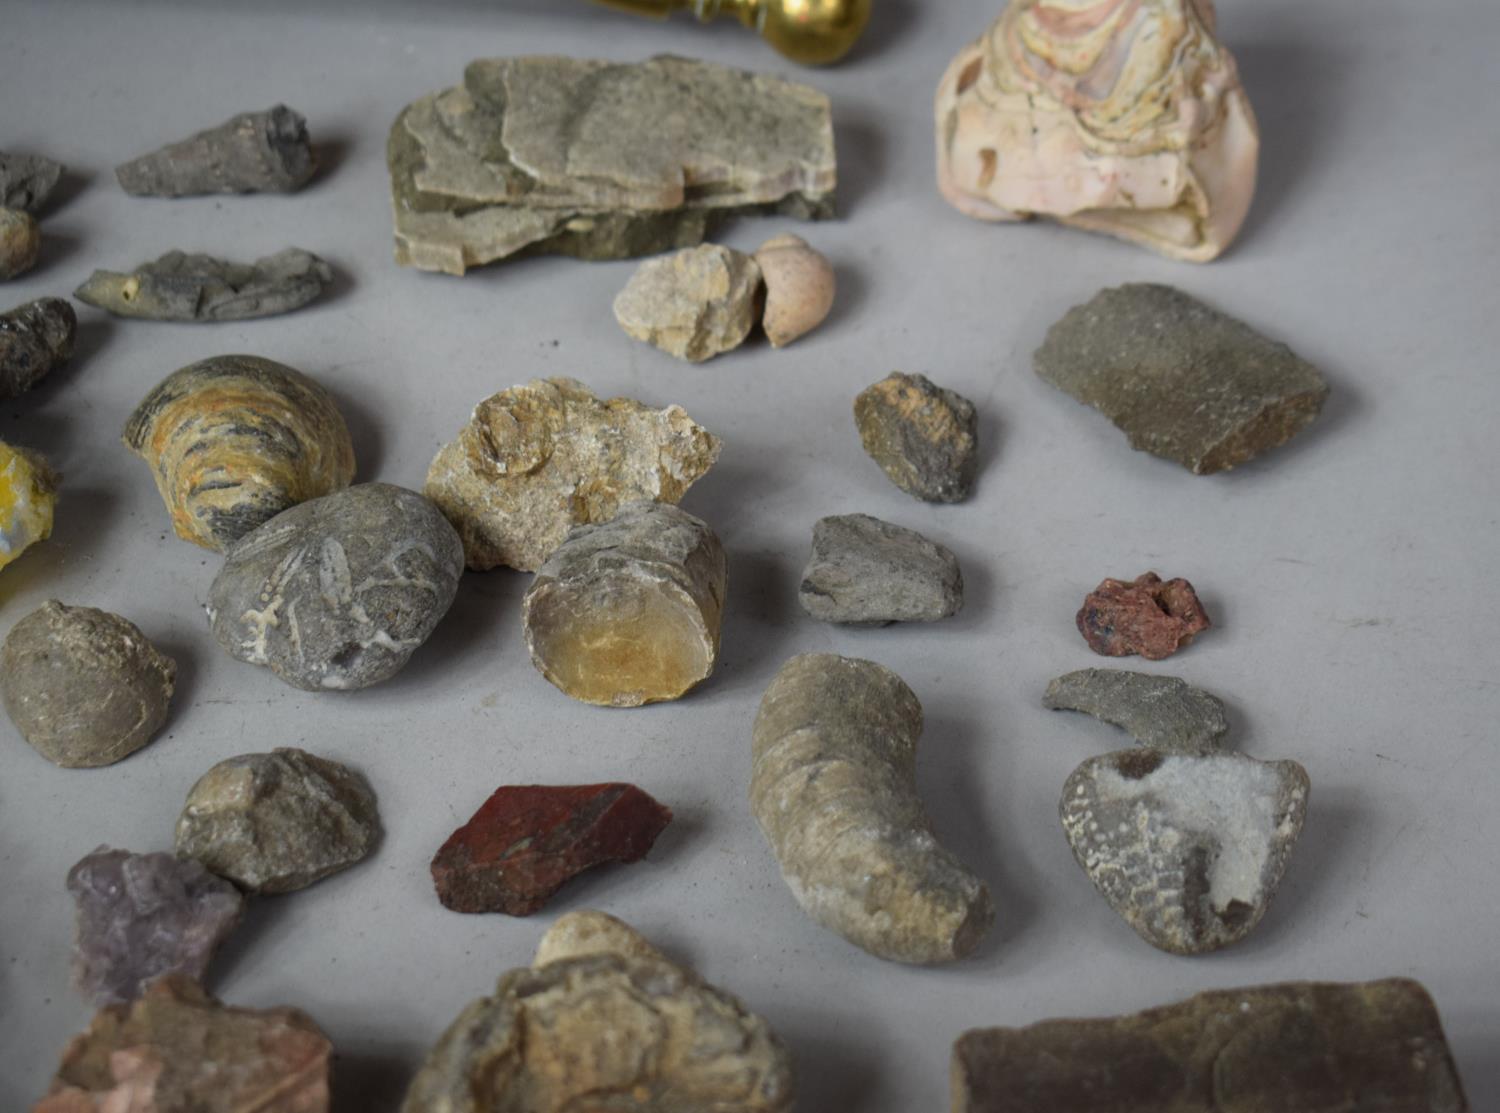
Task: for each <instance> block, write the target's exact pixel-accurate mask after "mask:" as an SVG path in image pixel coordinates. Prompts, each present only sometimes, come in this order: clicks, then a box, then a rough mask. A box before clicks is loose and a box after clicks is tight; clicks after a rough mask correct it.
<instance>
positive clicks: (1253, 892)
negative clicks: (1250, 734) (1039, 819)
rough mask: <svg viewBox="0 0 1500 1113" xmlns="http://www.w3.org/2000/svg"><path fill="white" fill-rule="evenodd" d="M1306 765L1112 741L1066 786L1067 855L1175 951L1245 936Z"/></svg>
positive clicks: (1149, 935) (1269, 882) (1276, 868)
mask: <svg viewBox="0 0 1500 1113" xmlns="http://www.w3.org/2000/svg"><path fill="white" fill-rule="evenodd" d="M1308 788H1309V784H1308V778H1307V771H1306V770H1305V769H1303V768H1302V766H1301V765H1299V764H1297V763H1296V762H1295V761H1275V762H1267V761H1256V760H1254V759H1252V758H1248V757H1245V756H1243V755H1241V754H1226V753H1218V754H1167V753H1163V752H1161V751H1159V750H1153V749H1135V750H1121V751H1118V752H1116V753H1112V754H1105V755H1103V756H1101V757H1096V758H1091V759H1089V760H1088V761H1086V762H1084V763H1083V764H1082V765H1080V766H1079V767H1078V768H1077V769H1075V770H1074V771H1073V774H1072V776H1070V777H1069V778H1068V780H1067V783H1066V784H1065V785H1064V786H1063V797H1062V802H1061V803H1060V805H1059V812H1060V814H1061V816H1062V823H1063V829H1064V830H1065V831H1066V832H1067V836H1068V842H1069V844H1070V845H1071V846H1072V848H1073V856H1074V857H1075V858H1076V859H1077V860H1078V864H1079V865H1080V866H1082V867H1083V870H1084V872H1085V873H1087V874H1088V875H1089V879H1090V880H1092V881H1093V883H1094V886H1095V888H1097V889H1098V890H1099V892H1100V893H1101V894H1102V895H1103V896H1104V898H1105V899H1106V900H1107V901H1109V904H1110V907H1112V908H1113V909H1114V910H1115V911H1116V912H1118V913H1119V914H1120V915H1121V916H1122V917H1123V918H1124V919H1125V921H1126V922H1127V923H1128V924H1130V926H1131V927H1132V928H1134V929H1135V931H1136V933H1137V934H1139V935H1140V936H1141V938H1142V939H1144V940H1146V942H1148V943H1150V944H1151V945H1152V946H1153V947H1157V948H1159V949H1161V950H1163V951H1168V952H1170V953H1172V954H1181V955H1194V954H1204V953H1207V952H1209V951H1216V950H1218V949H1220V948H1221V947H1226V946H1228V945H1230V944H1232V943H1237V942H1239V941H1240V940H1241V939H1243V938H1245V936H1247V935H1248V934H1249V933H1250V932H1251V930H1252V929H1253V928H1254V927H1255V925H1256V924H1257V923H1259V922H1260V919H1261V917H1262V916H1264V915H1265V912H1266V908H1267V906H1268V904H1269V902H1270V900H1271V896H1272V894H1274V893H1275V891H1276V887H1277V885H1278V884H1279V883H1280V881H1281V877H1282V875H1283V873H1285V871H1286V865H1287V858H1288V856H1289V855H1290V854H1291V851H1292V847H1293V846H1294V845H1296V842H1297V837H1298V836H1299V835H1300V834H1301V833H1302V822H1303V819H1304V817H1305V815H1306V810H1307V795H1308Z"/></svg>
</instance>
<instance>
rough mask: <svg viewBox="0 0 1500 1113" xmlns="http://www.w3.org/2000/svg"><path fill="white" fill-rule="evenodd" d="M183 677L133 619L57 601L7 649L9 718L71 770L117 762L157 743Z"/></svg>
mask: <svg viewBox="0 0 1500 1113" xmlns="http://www.w3.org/2000/svg"><path fill="white" fill-rule="evenodd" d="M176 679H177V662H176V661H174V660H172V658H170V657H168V656H166V655H165V654H163V653H159V652H157V650H156V647H155V646H153V645H152V644H151V643H150V641H148V640H147V639H146V635H145V634H143V633H141V631H140V628H139V627H137V626H136V625H135V624H134V623H133V622H129V621H127V620H126V619H123V618H121V617H120V616H119V615H117V614H110V613H109V612H108V611H101V610H96V609H94V608H93V607H65V606H63V604H61V603H59V602H58V601H57V600H56V599H53V600H50V601H49V602H46V603H44V604H42V606H41V607H39V608H38V609H36V610H34V611H32V612H31V613H30V614H29V615H27V616H26V617H25V618H23V619H21V621H19V622H17V623H16V624H15V625H14V626H13V627H11V630H10V633H9V634H8V635H6V638H5V644H4V646H3V647H0V698H3V700H4V703H5V713H6V714H7V715H9V716H10V720H11V722H13V723H14V724H15V725H16V729H17V730H19V731H20V732H21V734H22V736H23V737H25V739H26V741H27V742H29V743H31V746H32V748H33V749H34V750H36V752H37V753H39V754H41V755H42V756H43V757H44V758H46V759H47V760H48V761H50V762H53V763H55V764H57V765H61V766H63V767H65V768H68V769H86V768H93V767H95V766H99V765H111V764H113V763H114V762H117V761H119V760H121V759H122V758H125V757H129V756H130V755H131V754H133V753H135V751H137V750H139V749H140V748H141V747H142V746H144V745H145V744H146V743H147V742H149V741H151V739H152V737H153V736H155V734H156V732H157V731H158V730H160V729H161V727H162V724H163V723H165V722H166V721H167V711H168V708H169V706H170V704H171V702H172V691H173V688H174V686H175V684H176Z"/></svg>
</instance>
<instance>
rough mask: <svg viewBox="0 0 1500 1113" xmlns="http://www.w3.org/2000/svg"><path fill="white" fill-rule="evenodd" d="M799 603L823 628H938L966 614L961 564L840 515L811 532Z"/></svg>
mask: <svg viewBox="0 0 1500 1113" xmlns="http://www.w3.org/2000/svg"><path fill="white" fill-rule="evenodd" d="M797 598H798V600H799V601H800V602H801V604H802V609H803V610H804V611H806V612H807V613H808V614H810V615H812V617H813V618H816V619H819V620H821V621H823V622H853V623H863V624H867V625H876V626H883V625H885V624H886V623H888V622H935V621H937V620H938V619H941V618H948V617H949V616H950V615H954V614H957V613H958V610H959V608H960V607H962V606H963V604H964V580H963V575H962V574H961V573H960V572H959V569H958V558H957V557H955V556H954V555H953V554H952V553H951V552H949V551H948V550H947V549H945V548H944V547H943V546H941V545H939V544H937V543H936V542H933V541H929V540H927V538H925V537H923V536H922V535H921V534H920V533H918V532H917V531H916V530H911V529H904V528H902V527H901V526H896V525H892V524H891V523H890V522H882V521H881V520H880V519H879V518H872V517H870V516H869V515H868V514H841V515H839V516H837V517H832V518H822V519H820V520H819V521H818V522H817V524H816V525H814V526H813V544H812V558H811V559H810V560H809V561H808V562H807V567H806V568H805V569H804V570H803V572H802V585H801V587H799V588H798V590H797Z"/></svg>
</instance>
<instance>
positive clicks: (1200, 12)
mask: <svg viewBox="0 0 1500 1113" xmlns="http://www.w3.org/2000/svg"><path fill="white" fill-rule="evenodd" d="M937 144H938V185H939V188H940V189H941V190H942V193H943V196H944V197H945V198H946V199H947V200H948V201H949V202H950V203H952V204H953V205H954V206H955V207H956V208H958V209H959V210H960V211H961V212H963V213H966V214H967V215H969V216H973V217H977V218H979V219H980V220H1020V219H1026V218H1027V217H1030V216H1033V215H1037V216H1050V217H1053V218H1055V219H1057V220H1059V221H1061V222H1063V223H1064V224H1071V225H1075V226H1077V227H1080V228H1088V229H1091V230H1093V231H1098V232H1107V233H1109V234H1110V235H1114V236H1119V237H1120V238H1122V239H1126V240H1131V241H1133V242H1135V243H1139V244H1142V245H1144V246H1146V247H1149V248H1152V249H1153V250H1155V251H1159V252H1161V253H1162V254H1163V255H1167V256H1170V257H1172V258H1175V259H1186V260H1190V261H1192V262H1199V263H1202V262H1207V261H1208V260H1210V259H1213V258H1215V257H1216V256H1218V255H1219V254H1220V253H1221V252H1222V251H1223V250H1224V249H1225V248H1226V247H1228V246H1229V244H1230V242H1231V241H1232V240H1233V239H1234V237H1235V234H1236V233H1237V232H1238V231H1239V229H1240V225H1241V224H1242V223H1243V222H1244V219H1245V214H1246V212H1247V211H1248V210H1249V208H1250V199H1251V197H1252V195H1253V194H1254V192H1255V169H1256V161H1257V156H1258V152H1259V149H1260V133H1259V130H1258V128H1257V126H1256V122H1255V115H1254V113H1253V112H1252V111H1251V108H1250V101H1249V99H1248V98H1247V97H1246V95H1245V90H1244V88H1243V87H1242V86H1241V85H1240V79H1239V72H1238V70H1237V68H1236V67H1235V63H1234V59H1233V58H1232V57H1231V56H1230V54H1229V52H1228V51H1227V50H1225V49H1224V48H1223V47H1222V46H1220V45H1219V43H1218V42H1217V41H1216V40H1215V38H1214V8H1213V3H1212V0H1012V2H1011V3H1010V5H1009V6H1008V7H1007V8H1006V10H1005V12H1004V13H1003V14H1002V15H1001V16H1000V18H999V19H998V20H997V21H996V22H995V24H994V26H992V27H991V28H990V29H989V30H988V31H987V32H985V34H984V35H983V36H981V37H980V39H979V41H978V42H976V43H974V44H972V45H971V46H968V47H966V48H965V49H964V50H962V51H960V52H959V55H958V57H957V58H955V59H954V60H953V63H952V65H950V66H949V67H948V72H947V73H946V74H945V75H944V76H943V81H942V84H941V85H940V86H939V88H938V95H937Z"/></svg>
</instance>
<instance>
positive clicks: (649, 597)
mask: <svg viewBox="0 0 1500 1113" xmlns="http://www.w3.org/2000/svg"><path fill="white" fill-rule="evenodd" d="M727 591H728V560H727V558H726V557H725V555H724V547H723V546H722V545H721V544H719V539H718V537H717V536H715V535H714V532H713V530H711V529H710V528H709V527H708V525H707V523H705V522H703V521H701V520H699V519H697V518H695V517H693V516H692V515H691V514H689V513H687V512H686V511H685V510H680V509H678V508H677V507H675V506H668V505H666V504H665V503H659V502H633V503H629V504H627V505H626V506H624V507H623V508H622V509H621V510H620V512H619V514H617V515H616V516H615V517H614V518H612V519H610V520H609V521H608V522H604V523H602V524H600V525H583V526H578V527H576V528H575V529H574V530H573V532H572V533H570V534H569V535H568V539H567V540H566V541H565V542H563V544H562V545H561V546H560V547H559V548H558V550H557V551H556V552H555V553H553V554H552V556H551V557H549V558H548V559H547V562H546V563H545V564H543V565H542V567H541V569H540V570H539V571H538V572H537V574H536V579H535V580H534V581H532V584H531V587H530V589H528V590H527V592H526V597H525V599H524V600H523V601H522V604H521V621H522V625H523V627H524V629H525V633H526V647H527V649H529V650H530V651H531V662H532V664H534V665H535V666H536V667H537V669H538V670H539V671H540V672H541V674H542V675H543V676H545V677H546V678H547V679H548V680H550V681H551V682H552V683H553V684H555V685H556V686H557V687H558V688H559V689H561V690H562V691H563V692H565V693H567V694H568V695H570V696H572V697H573V698H574V699H577V700H582V701H583V702H585V703H594V704H600V705H602V706H606V707H639V706H640V705H641V704H645V703H657V702H659V701H662V700H674V699H678V698H679V697H681V696H683V695H686V694H687V692H689V691H690V690H691V689H693V688H695V687H697V686H698V685H699V684H700V683H702V682H703V681H704V680H706V679H708V677H709V675H710V674H712V672H713V670H714V666H715V665H716V664H717V663H718V659H719V631H720V627H721V626H722V624H723V621H724V600H725V595H726V593H727Z"/></svg>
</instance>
